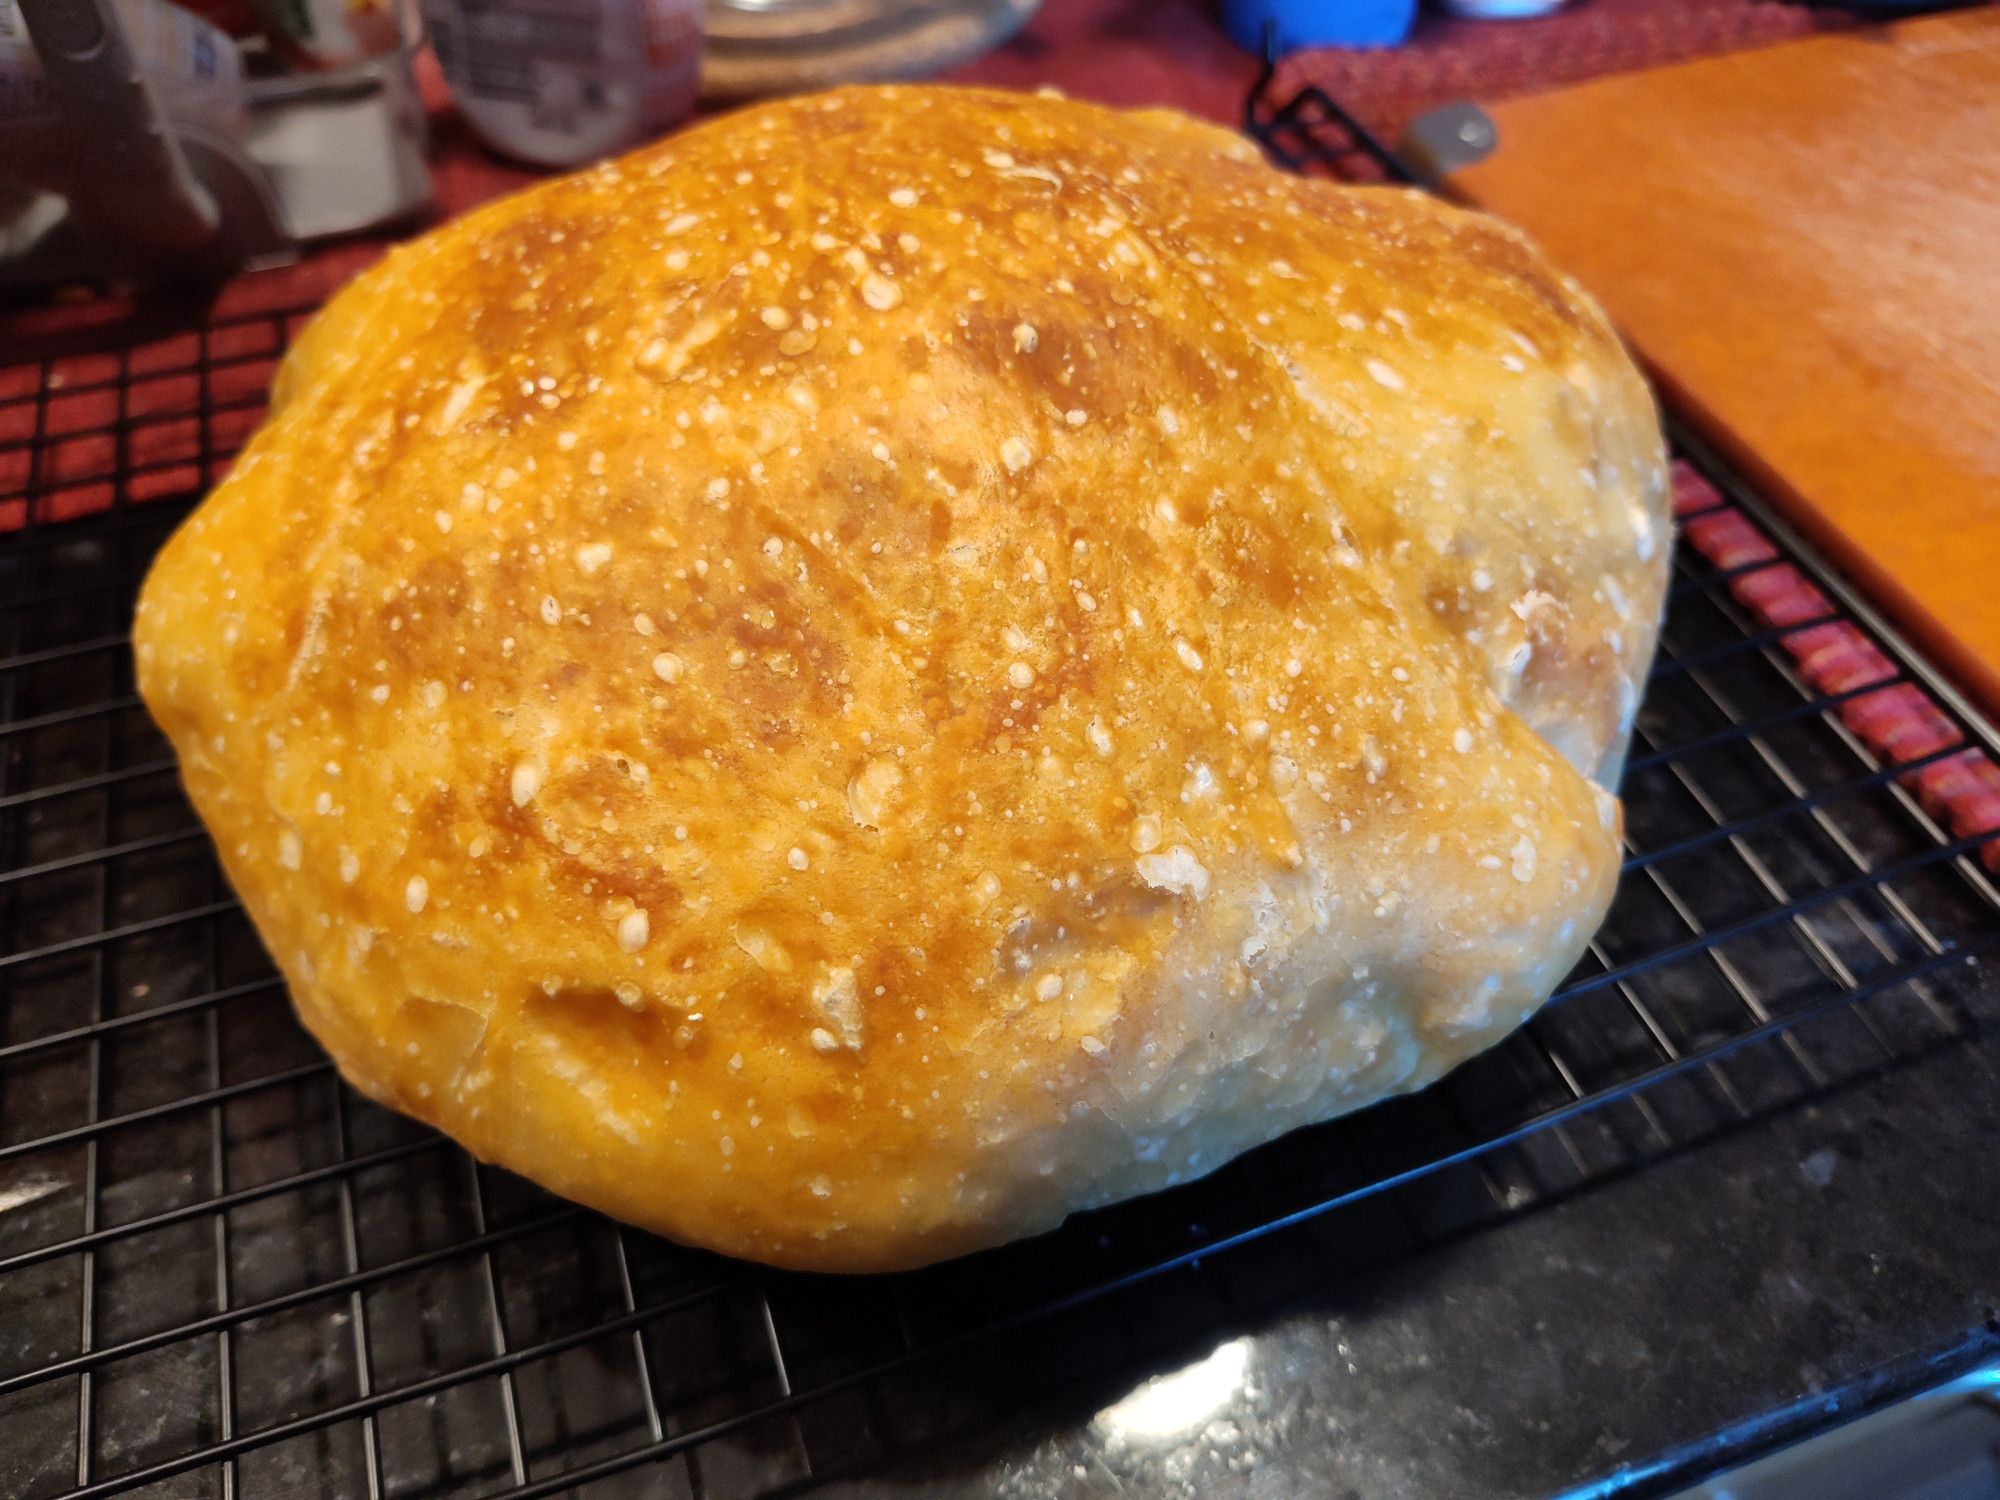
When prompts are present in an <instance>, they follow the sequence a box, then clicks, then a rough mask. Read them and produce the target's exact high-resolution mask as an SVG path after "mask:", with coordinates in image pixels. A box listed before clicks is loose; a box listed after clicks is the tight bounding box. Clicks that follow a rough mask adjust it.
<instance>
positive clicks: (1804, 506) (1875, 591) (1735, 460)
mask: <svg viewBox="0 0 2000 1500" xmlns="http://www.w3.org/2000/svg"><path fill="white" fill-rule="evenodd" d="M1996 9H2000V8H1996ZM1996 24H2000V16H1996V15H1994V14H1985V15H1980V14H1978V13H1976V12H1975V13H1974V15H1973V17H1972V19H1971V20H1967V18H1966V15H1965V13H1963V12H1950V13H1947V14H1946V15H1945V16H1942V17H1930V18H1921V19H1916V20H1907V21H1901V22H1896V23H1892V24H1891V25H1890V26H1888V27H1885V28H1883V31H1884V32H1886V33H1888V34H1890V35H1896V34H1899V33H1900V34H1909V33H1910V32H1912V31H1917V32H1922V31H1924V30H1926V29H1931V28H1937V29H1939V30H1942V29H1943V28H1946V27H1966V26H1992V25H1996ZM1869 30H1873V28H1869ZM1839 36H1845V37H1847V39H1848V40H1849V41H1850V42H1851V41H1852V40H1853V39H1854V37H1853V34H1852V33H1842V34H1837V36H1836V40H1838V37H1839ZM1814 45H1816V43H1815V42H1814V41H1813V40H1806V41H1799V42H1792V43H1784V44H1779V45H1778V46H1777V47H1776V48H1774V49H1754V50H1756V51H1768V50H1779V51H1782V50H1788V49H1790V48H1794V47H1797V48H1811V47H1813V46H1814ZM1738 55H1739V54H1730V56H1731V57H1735V56H1738ZM1715 61H1719V59H1695V60H1692V61H1689V62H1683V63H1676V64H1668V65H1665V66H1663V67H1661V68H1658V69H1649V70H1644V71H1643V72H1642V73H1641V74H1632V75H1615V76H1613V77H1610V78H1604V79H1597V80H1592V81H1590V82H1586V83H1583V84H1579V85H1571V86H1568V87H1566V88H1563V89H1558V90H1555V91H1553V92H1554V93H1555V94H1559V95H1564V94H1570V93H1572V92H1584V91H1590V90H1593V89H1596V88H1599V87H1607V86H1608V87H1616V85H1617V84H1618V83H1619V82H1620V80H1621V78H1626V77H1632V78H1636V77H1642V76H1646V75H1647V74H1657V75H1666V74H1672V73H1674V72H1677V71H1680V70H1682V69H1699V68H1701V67H1703V65H1704V64H1706V63H1710V62H1715ZM1546 97H1549V96H1548V95H1524V96H1520V98H1519V99H1516V100H1507V101H1503V102H1501V103H1498V104H1496V105H1494V106H1493V109H1492V111H1491V112H1492V113H1493V114H1494V116H1495V119H1496V125H1497V126H1498V128H1499V129H1500V130H1501V131H1502V133H1503V136H1504V131H1505V114H1506V111H1507V109H1508V108H1509V107H1510V106H1511V105H1514V104H1517V103H1518V104H1523V105H1526V106H1528V107H1530V108H1532V107H1533V106H1534V105H1535V103H1536V102H1537V101H1538V99H1540V98H1546ZM1473 175H1475V176H1476V173H1475V174H1473ZM1440 191H1441V192H1442V193H1443V194H1444V196H1446V197H1447V198H1448V199H1450V200H1451V201H1453V202H1456V203H1459V204H1461V205H1464V206H1466V207H1471V208H1480V209H1487V208H1488V205H1487V204H1485V203H1483V202H1482V201H1481V200H1480V199H1479V197H1478V196H1476V195H1475V194H1474V193H1472V192H1470V191H1468V190H1467V189H1466V187H1465V186H1464V184H1463V182H1462V181H1461V180H1459V179H1456V178H1451V177H1447V178H1446V179H1445V180H1444V182H1443V183H1442V184H1441V186H1440ZM1490 211H1492V212H1496V213H1499V214H1500V215H1501V216H1502V217H1505V216H1506V211H1505V208H1504V207H1496V208H1492V209H1491V210H1490ZM1524 227H1526V228H1527V229H1528V232H1529V233H1530V235H1533V234H1534V228H1533V226H1532V225H1526V226H1524ZM1621 336H1623V337H1624V338H1625V342H1626V347H1627V349H1628V351H1629V352H1631V353H1632V355H1633V357H1634V359H1635V360H1636V361H1637V362H1638V363H1639V365H1640V366H1641V368H1642V369H1643V370H1644V371H1645V372H1646V374H1647V376H1648V378H1649V379H1650V381H1651V382H1652V385H1653V388H1654V391H1655V393H1656V397H1657V399H1658V400H1659V401H1660V402H1661V404H1662V406H1663V407H1665V408H1666V409H1667V410H1669V411H1670V412H1671V413H1672V414H1673V415H1674V416H1675V417H1676V418H1677V419H1679V420H1680V421H1681V422H1683V423H1685V425H1686V427H1687V428H1688V430H1689V431H1690V432H1691V433H1693V434H1694V435H1695V436H1696V437H1697V438H1698V439H1700V440H1701V441H1702V442H1704V443H1705V444H1707V445H1708V446H1710V447H1711V448H1712V449H1713V450H1714V451H1715V453H1716V454H1717V456H1718V457H1720V458H1721V459H1722V460H1723V461H1724V462H1725V463H1726V464H1727V465H1728V466H1729V467H1730V468H1732V469H1733V470H1734V471H1735V472H1736V473H1737V474H1738V475H1739V476H1740V477H1741V478H1742V479H1743V480H1744V481H1746V483H1747V484H1748V485H1749V486H1750V488H1751V489H1752V490H1754V491H1755V492H1756V493H1757V494H1758V495H1760V496H1761V497H1763V498H1764V499H1766V500H1768V501H1769V502H1770V504H1771V506H1772V507H1773V509H1774V511H1775V512H1776V514H1777V515H1778V517H1779V518H1780V519H1781V520H1782V521H1783V522H1784V523H1785V524H1786V525H1788V526H1789V527H1791V528H1792V529H1794V530H1795V531H1796V532H1797V533H1798V534H1799V536H1801V537H1802V538H1803V539H1804V540H1805V541H1806V542H1807V543H1808V544H1809V545H1810V546H1811V547H1812V548H1813V549H1814V550H1815V551H1816V552H1817V553H1818V554H1819V555H1820V556H1821V558H1823V559H1824V561H1825V562H1826V563H1827V564H1829V565H1830V566H1831V567H1832V568H1833V569H1835V570H1836V571H1838V572H1839V573H1840V574H1842V575H1844V576H1845V578H1846V579H1847V580H1848V581H1850V582H1851V583H1852V584H1853V585H1854V587H1855V591H1856V593H1857V594H1858V595H1859V596H1860V597H1861V598H1863V599H1864V600H1865V602H1866V603H1867V604H1868V605H1870V606H1871V607H1873V608H1874V609H1875V610H1876V611H1877V612H1878V613H1879V614H1880V615H1881V616H1882V617H1883V618H1884V621H1885V622H1886V623H1887V624H1888V626H1889V629H1890V631H1891V632H1892V633H1894V634H1899V635H1902V636H1905V637H1907V638H1908V640H1909V641H1910V642H1912V643H1914V645H1915V646H1916V647H1917V648H1918V654H1920V655H1921V656H1922V657H1924V658H1925V659H1926V660H1927V661H1928V662H1929V663H1930V664H1932V665H1934V666H1935V667H1937V668H1938V669H1939V670H1940V671H1941V673H1942V674H1943V675H1944V676H1945V677H1946V678H1948V679H1949V680H1950V681H1951V682H1952V683H1953V684H1954V685H1955V686H1956V687H1958V688H1960V689H1963V690H1964V691H1965V692H1966V693H1967V694H1968V695H1969V696H1970V697H1972V698H1973V699H1975V700H1977V702H1978V704H1979V705H1980V706H1981V707H1983V708H1984V709H1985V710H1986V711H1988V712H1989V713H1995V714H2000V660H1995V661H1987V660H1984V659H1982V658H1981V656H1980V655H1979V654H1978V652H1977V651H1976V650H1974V649H1973V648H1971V647H1970V646H1968V645H1967V644H1965V643H1964V642H1962V641H1961V640H1959V639H1957V638H1956V637H1955V636H1954V634H1953V632H1952V631H1950V630H1949V629H1947V628H1946V627H1945V625H1944V623H1943V621H1942V620H1941V619H1940V618H1939V617H1938V616H1937V615H1936V614H1935V613H1934V612H1933V611H1932V610H1931V609H1930V608H1929V607H1928V606H1927V605H1926V604H1925V603H1924V602H1923V600H1922V599H1921V598H1920V597H1919V596H1918V595H1917V594H1916V593H1914V592H1913V591H1912V590H1911V589H1910V588H1908V587H1906V586H1905V585H1904V584H1903V583H1901V582H1900V581H1899V580H1898V579H1897V578H1896V577H1895V576H1894V575H1893V574H1892V573H1891V572H1890V571H1889V570H1888V569H1887V568H1885V567H1884V566H1882V565H1880V564H1879V563H1878V562H1877V561H1876V560H1875V559H1874V558H1873V557H1871V556H1870V554H1869V552H1868V550H1867V549H1866V548H1865V547H1864V546H1861V545H1859V544H1857V543H1856V542H1855V541H1854V540H1852V539H1851V538H1850V537H1848V536H1847V535H1846V534H1845V533H1844V532H1843V530H1842V529H1841V526H1840V524H1839V522H1838V520H1837V518H1835V517H1834V516H1831V515H1829V514H1827V513H1826V512H1825V511H1824V510H1823V509H1821V508H1820V507H1819V506H1817V505H1815V504H1814V503H1813V502H1812V501H1811V500H1809V499H1808V498H1807V497H1806V496H1805V495H1804V494H1802V493H1801V492H1800V491H1799V490H1798V489H1797V488H1796V487H1795V486H1794V485H1793V484H1792V483H1791V482H1790V481H1788V480H1787V479H1786V478H1785V476H1784V475H1783V474H1782V473H1781V472H1780V471H1779V469H1778V468H1777V467H1776V466H1775V465H1774V464H1772V463H1770V462H1767V461H1766V460H1765V459H1764V458H1763V457H1762V456H1761V455H1760V454H1759V452H1758V451H1757V449H1756V447H1755V445H1754V444H1753V443H1751V442H1749V441H1747V440H1745V439H1744V438H1743V436H1742V435H1741V434H1740V433H1739V432H1737V431H1736V430H1735V429H1734V428H1733V427H1732V426H1731V425H1730V423H1729V421H1728V420H1727V418H1726V417H1725V416H1724V415H1723V414H1722V413H1721V412H1720V411H1719V410H1717V409H1716V408H1715V406H1714V405H1713V404H1712V403H1711V402H1708V401H1704V400H1703V399H1702V398H1701V396H1700V395H1699V394H1697V392H1696V391H1695V390H1694V389H1693V388H1691V387H1689V386H1688V385H1686V384H1685V383H1683V382H1682V381H1680V380H1678V379H1676V378H1675V377H1674V375H1673V374H1672V373H1671V372H1670V371H1669V370H1667V369H1666V368H1664V367H1663V366H1662V365H1661V364H1659V363H1657V362H1655V361H1653V360H1652V359H1650V358H1649V357H1648V356H1647V355H1646V353H1645V352H1644V350H1643V349H1641V348H1640V347H1638V345H1637V343H1636V341H1635V340H1633V339H1632V338H1631V337H1630V336H1629V335H1625V334H1623V332H1622V330H1621ZM1995 588H1996V589H2000V579H1996V581H1995Z"/></svg>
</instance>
